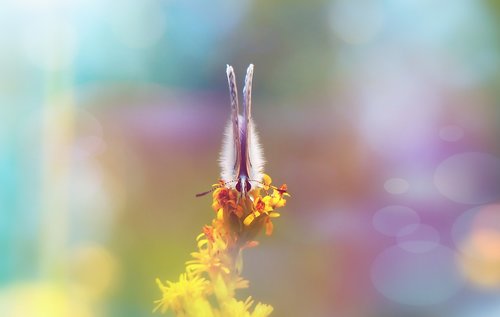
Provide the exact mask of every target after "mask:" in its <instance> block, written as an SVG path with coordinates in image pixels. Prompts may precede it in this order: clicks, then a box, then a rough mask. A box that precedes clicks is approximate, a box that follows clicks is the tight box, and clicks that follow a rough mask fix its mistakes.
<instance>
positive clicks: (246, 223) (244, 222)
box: [243, 213, 255, 226]
mask: <svg viewBox="0 0 500 317" xmlns="http://www.w3.org/2000/svg"><path fill="white" fill-rule="evenodd" d="M254 219H255V216H254V214H253V213H252V214H249V215H248V216H247V217H246V218H245V220H243V224H244V225H245V226H249V225H250V224H251V223H252V222H253V220H254Z"/></svg>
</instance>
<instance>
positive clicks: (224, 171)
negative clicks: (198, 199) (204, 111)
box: [197, 64, 264, 198]
mask: <svg viewBox="0 0 500 317" xmlns="http://www.w3.org/2000/svg"><path fill="white" fill-rule="evenodd" d="M253 69H254V66H253V64H250V65H249V66H248V68H247V73H246V76H245V85H244V87H243V109H242V111H241V113H240V107H239V99H238V88H237V85H236V76H235V74H234V69H233V67H232V66H230V65H227V67H226V75H227V82H228V85H229V100H230V105H231V118H230V120H229V122H228V124H227V126H226V129H225V133H224V138H223V141H222V150H221V154H220V158H219V164H220V168H221V174H220V176H221V180H222V182H223V184H224V185H225V186H227V187H229V188H233V189H236V190H237V191H238V193H239V196H240V198H243V197H245V198H246V197H247V196H248V193H249V192H250V190H252V189H254V188H256V187H258V186H261V185H262V176H263V172H264V154H263V151H262V146H261V145H260V142H259V137H258V135H257V133H256V131H255V124H254V122H253V119H252V79H253ZM209 192H210V191H208V192H205V193H201V194H198V195H197V196H202V195H204V194H208V193H209Z"/></svg>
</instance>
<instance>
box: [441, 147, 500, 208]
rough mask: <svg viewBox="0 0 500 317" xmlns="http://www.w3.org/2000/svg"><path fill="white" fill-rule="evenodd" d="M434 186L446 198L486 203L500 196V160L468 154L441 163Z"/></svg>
mask: <svg viewBox="0 0 500 317" xmlns="http://www.w3.org/2000/svg"><path fill="white" fill-rule="evenodd" d="M434 185H435V186H436V188H437V189H438V190H439V192H440V193H441V194H442V195H443V196H445V197H446V198H448V199H450V200H452V201H454V202H458V203H463V204H483V203H489V202H492V201H495V200H496V199H498V198H499V197H500V160H499V159H498V158H497V157H496V156H493V155H491V154H487V153H480V152H468V153H461V154H456V155H453V156H451V157H449V158H447V159H445V160H444V161H443V162H441V163H440V164H439V166H438V167H437V169H436V171H435V173H434Z"/></svg>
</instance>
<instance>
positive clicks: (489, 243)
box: [452, 204, 500, 288]
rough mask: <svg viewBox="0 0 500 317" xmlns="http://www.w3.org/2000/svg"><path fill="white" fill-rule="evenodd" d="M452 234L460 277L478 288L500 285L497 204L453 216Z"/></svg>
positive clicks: (499, 213) (498, 211)
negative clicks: (456, 250)
mask: <svg viewBox="0 0 500 317" xmlns="http://www.w3.org/2000/svg"><path fill="white" fill-rule="evenodd" d="M452 237H453V240H454V241H455V244H456V246H457V248H458V249H459V250H460V252H461V254H460V256H459V257H458V260H459V263H460V268H461V270H462V273H463V274H464V277H465V278H467V280H469V281H470V282H471V283H472V284H474V285H476V286H478V287H482V288H499V287H500V204H492V205H485V206H481V207H476V208H473V209H470V210H468V211H466V212H464V213H463V214H462V215H461V216H460V217H458V218H457V220H456V222H455V224H454V225H453V228H452Z"/></svg>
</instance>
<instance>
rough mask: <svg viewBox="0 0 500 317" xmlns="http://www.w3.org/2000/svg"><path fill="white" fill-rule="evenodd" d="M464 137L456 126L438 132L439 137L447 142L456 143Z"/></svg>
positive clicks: (449, 126)
mask: <svg viewBox="0 0 500 317" xmlns="http://www.w3.org/2000/svg"><path fill="white" fill-rule="evenodd" d="M463 136H464V129H463V128H461V127H459V126H456V125H448V126H445V127H442V128H441V129H440V130H439V137H440V138H441V139H442V140H444V141H447V142H456V141H458V140H460V139H461V138H462V137H463Z"/></svg>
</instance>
